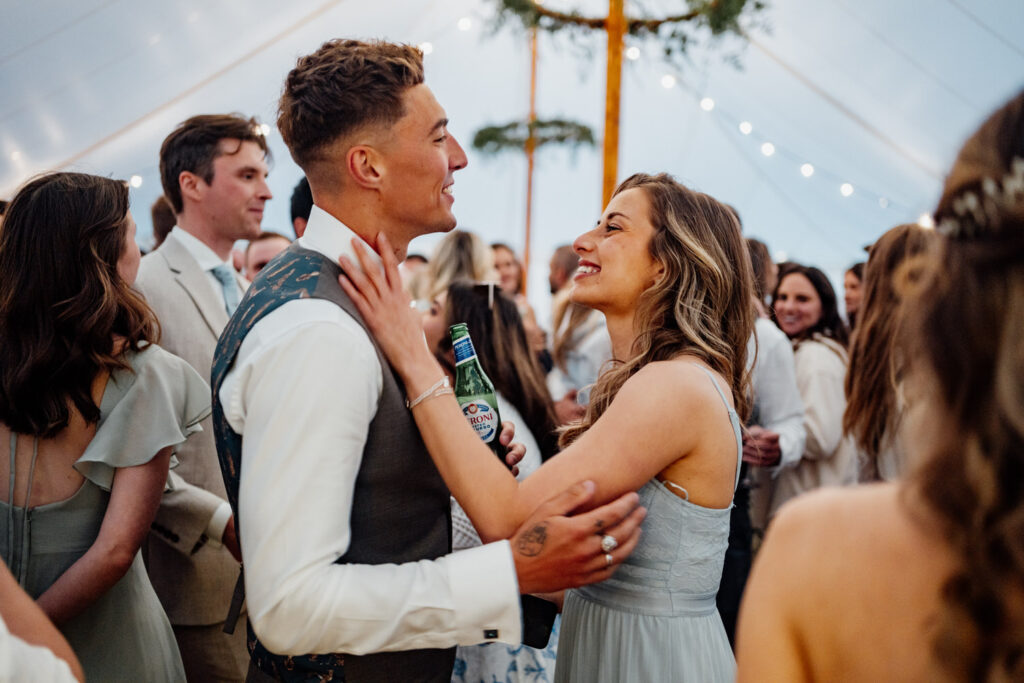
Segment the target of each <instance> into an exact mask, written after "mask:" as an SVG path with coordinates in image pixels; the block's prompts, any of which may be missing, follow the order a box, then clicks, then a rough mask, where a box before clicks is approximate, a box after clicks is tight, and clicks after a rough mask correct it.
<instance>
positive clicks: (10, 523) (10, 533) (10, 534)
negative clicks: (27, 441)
mask: <svg viewBox="0 0 1024 683" xmlns="http://www.w3.org/2000/svg"><path fill="white" fill-rule="evenodd" d="M17 448H18V435H17V434H15V433H14V431H13V430H12V431H11V476H10V480H9V481H8V484H7V552H8V553H11V554H12V555H13V553H14V460H15V458H14V453H15V451H16V450H17ZM3 559H4V562H5V564H7V565H10V564H11V559H12V558H10V557H5V558H3Z"/></svg>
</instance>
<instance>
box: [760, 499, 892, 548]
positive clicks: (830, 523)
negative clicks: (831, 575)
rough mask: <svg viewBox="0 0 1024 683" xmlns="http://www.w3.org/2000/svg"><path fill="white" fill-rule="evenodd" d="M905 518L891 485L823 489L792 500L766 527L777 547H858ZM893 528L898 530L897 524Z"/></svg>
mask: <svg viewBox="0 0 1024 683" xmlns="http://www.w3.org/2000/svg"><path fill="white" fill-rule="evenodd" d="M905 515H906V512H905V511H904V510H903V508H902V505H901V504H900V494H899V487H898V486H897V485H896V484H891V483H879V484H865V485H861V486H853V487H826V488H821V489H817V490H815V491H811V492H809V493H806V494H804V495H802V496H799V497H797V498H794V499H793V500H791V501H790V502H788V503H786V504H785V505H784V506H782V508H780V510H779V512H778V514H777V515H776V516H775V518H774V519H773V520H772V523H771V526H770V527H769V534H770V537H776V538H778V539H779V540H778V541H776V542H777V543H784V542H787V543H788V542H793V539H800V543H803V542H806V541H810V540H814V541H815V542H816V545H817V544H818V543H823V544H826V545H829V546H833V545H834V546H836V548H837V549H839V548H841V547H844V546H847V545H859V544H860V543H861V542H862V541H863V537H864V536H865V535H866V536H869V537H875V538H878V532H879V531H880V529H879V526H880V525H882V526H885V527H887V528H889V529H892V528H893V522H895V521H898V520H901V519H902V518H903V517H904V516H905ZM896 526H899V527H902V526H903V524H902V523H900V524H898V525H896Z"/></svg>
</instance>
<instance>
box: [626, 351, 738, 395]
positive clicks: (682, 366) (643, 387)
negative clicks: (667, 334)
mask: <svg viewBox="0 0 1024 683" xmlns="http://www.w3.org/2000/svg"><path fill="white" fill-rule="evenodd" d="M709 374H710V378H709ZM712 379H713V380H714V384H712V382H711V380H712ZM630 385H632V386H631V388H632V389H633V390H634V391H645V392H649V391H659V390H661V391H665V392H669V393H671V395H672V398H673V400H674V401H678V402H685V403H691V404H693V407H696V406H698V405H702V404H706V402H707V400H708V399H710V398H715V399H716V400H720V399H719V398H718V392H717V391H716V390H715V386H716V385H717V386H718V387H719V388H720V389H721V390H722V392H723V393H724V394H725V395H726V396H727V397H728V396H730V394H731V390H730V387H729V383H728V381H727V380H726V379H725V378H723V377H722V376H721V375H720V374H718V373H717V372H715V371H714V370H711V369H709V368H708V367H707V366H706V365H704V364H703V363H701V362H700V361H698V360H697V359H695V358H693V357H692V356H685V355H682V356H677V357H675V358H672V359H670V360H659V361H654V362H652V363H648V364H647V365H645V366H644V367H642V368H641V369H640V370H638V371H637V373H636V374H635V375H633V376H632V377H630V378H629V380H627V382H626V384H625V385H623V388H626V387H627V386H630ZM730 404H731V401H730Z"/></svg>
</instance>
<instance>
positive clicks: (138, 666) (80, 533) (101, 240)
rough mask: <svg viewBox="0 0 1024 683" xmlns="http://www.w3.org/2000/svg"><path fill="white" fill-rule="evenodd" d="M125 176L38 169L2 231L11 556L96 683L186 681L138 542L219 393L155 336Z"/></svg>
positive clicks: (2, 422) (1, 534)
mask: <svg viewBox="0 0 1024 683" xmlns="http://www.w3.org/2000/svg"><path fill="white" fill-rule="evenodd" d="M138 266H139V249H138V247H137V246H136V245H135V222H134V221H133V220H132V217H131V214H130V213H129V212H128V187H127V185H125V184H124V183H123V182H119V181H115V180H110V179H107V178H100V177H96V176H89V175H84V174H79V173H54V174H50V175H46V176H41V177H39V178H36V179H34V180H32V181H30V182H29V183H28V184H27V185H25V187H23V188H22V189H21V190H20V191H19V192H18V194H17V196H15V198H14V200H13V201H12V202H11V205H10V207H9V210H8V212H7V215H6V217H5V220H4V224H3V227H2V229H0V482H3V485H0V556H2V558H3V561H4V562H5V563H6V564H7V566H8V567H9V568H10V570H11V572H12V573H13V574H14V576H15V578H16V579H17V580H18V582H19V584H20V585H21V587H22V588H23V589H24V590H25V591H26V592H27V593H28V594H29V595H30V596H32V598H34V599H35V600H36V602H37V604H38V605H39V607H40V608H42V610H43V611H44V612H45V613H46V615H47V616H48V617H49V618H50V619H51V620H52V621H53V622H54V623H55V624H56V625H57V626H58V628H59V629H60V630H61V631H62V633H63V634H64V636H65V637H66V638H67V640H68V642H69V643H70V645H71V647H72V649H73V650H74V651H75V654H76V655H77V656H78V658H79V660H80V661H81V663H82V667H83V669H84V671H85V675H86V679H87V680H89V681H103V682H104V683H106V682H108V681H155V682H166V683H174V682H180V681H183V680H184V679H185V674H184V670H183V668H182V664H181V658H180V656H179V654H178V648H177V645H176V643H175V639H174V634H173V632H172V630H171V626H170V623H169V622H168V620H167V617H166V615H165V614H164V612H163V609H162V607H161V606H160V602H159V600H158V599H157V596H156V593H155V592H154V591H153V587H152V585H150V582H149V578H148V577H147V575H146V570H145V567H144V566H143V563H142V557H141V555H140V552H139V547H140V545H141V543H142V541H143V540H144V539H145V537H146V534H147V533H148V531H149V527H150V525H151V524H152V522H153V517H154V515H155V514H156V509H157V506H158V505H159V502H160V497H161V494H162V492H163V490H164V487H165V485H166V483H167V471H168V467H169V466H170V465H171V464H172V463H173V450H174V448H175V446H177V445H178V444H180V443H182V442H184V441H185V439H186V438H187V436H188V435H189V434H191V433H192V432H195V431H198V430H199V426H198V423H199V421H200V420H201V419H202V418H203V417H205V415H207V414H208V412H209V405H210V393H209V388H208V387H207V386H206V384H205V383H204V382H203V380H202V379H201V378H200V377H199V375H198V374H197V373H196V372H195V371H194V370H193V369H192V368H191V367H190V366H189V365H188V364H187V363H186V362H185V361H183V360H181V359H180V358H177V357H176V356H172V355H171V354H169V353H167V352H166V351H164V350H163V349H161V348H160V347H159V346H156V345H155V344H153V343H152V342H153V341H154V340H155V339H156V337H157V335H158V327H157V325H156V318H155V317H154V316H153V313H152V311H150V309H149V307H148V306H147V305H146V304H145V301H144V300H143V299H142V298H141V297H140V296H139V295H138V294H136V293H135V292H134V291H133V290H132V289H131V283H132V282H133V281H134V279H135V274H136V272H137V270H138Z"/></svg>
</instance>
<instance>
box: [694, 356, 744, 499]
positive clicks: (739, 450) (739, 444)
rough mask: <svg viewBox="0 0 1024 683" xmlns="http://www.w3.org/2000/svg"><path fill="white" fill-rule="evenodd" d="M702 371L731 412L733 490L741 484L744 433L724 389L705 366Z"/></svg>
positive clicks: (701, 367)
mask: <svg viewBox="0 0 1024 683" xmlns="http://www.w3.org/2000/svg"><path fill="white" fill-rule="evenodd" d="M700 369H701V370H703V371H704V374H706V375H707V376H708V379H709V380H711V384H713V385H714V387H715V391H717V392H718V396H719V397H720V398H721V399H722V403H724V404H725V408H726V410H728V411H729V422H731V423H732V429H733V432H734V433H735V434H736V481H735V483H734V484H733V490H734V491H735V490H736V487H737V486H739V484H740V470H741V469H742V465H743V432H742V430H741V428H740V420H739V416H738V415H737V414H736V409H735V408H733V407H732V406H730V405H729V400H728V399H727V398H726V397H725V392H724V391H722V387H720V386H718V382H716V381H715V376H714V375H713V374H711V371H710V370H708V369H707V368H706V367H704V366H703V365H702V366H700Z"/></svg>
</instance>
